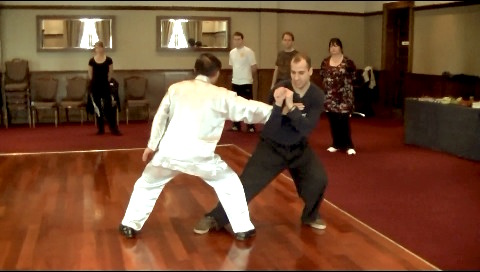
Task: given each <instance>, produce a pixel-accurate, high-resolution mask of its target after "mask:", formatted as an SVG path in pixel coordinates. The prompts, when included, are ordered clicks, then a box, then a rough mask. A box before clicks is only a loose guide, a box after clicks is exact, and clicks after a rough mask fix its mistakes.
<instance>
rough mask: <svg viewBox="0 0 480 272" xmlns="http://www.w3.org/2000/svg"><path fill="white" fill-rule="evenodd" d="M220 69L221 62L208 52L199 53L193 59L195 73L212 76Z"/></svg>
mask: <svg viewBox="0 0 480 272" xmlns="http://www.w3.org/2000/svg"><path fill="white" fill-rule="evenodd" d="M220 69H222V62H221V61H220V60H219V59H218V58H217V57H215V56H214V55H212V54H210V53H203V54H201V55H200V56H199V57H198V58H197V60H196V61H195V74H197V75H204V76H207V77H212V76H214V75H215V73H216V72H217V71H220Z"/></svg>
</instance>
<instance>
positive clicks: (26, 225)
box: [0, 145, 439, 270]
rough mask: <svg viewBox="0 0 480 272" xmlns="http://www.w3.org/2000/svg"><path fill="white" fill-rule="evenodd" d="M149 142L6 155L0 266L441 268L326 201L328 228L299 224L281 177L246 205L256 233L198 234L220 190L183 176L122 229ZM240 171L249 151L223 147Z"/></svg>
mask: <svg viewBox="0 0 480 272" xmlns="http://www.w3.org/2000/svg"><path fill="white" fill-rule="evenodd" d="M142 152H143V149H133V150H116V151H92V152H69V153H42V154H13V155H0V269H2V270H20V269H25V270H439V269H438V268H437V267H435V266H433V265H431V264H429V263H427V262H426V261H424V260H422V259H420V258H419V257H417V256H416V255H415V254H414V253H412V252H409V251H408V250H407V249H405V248H403V247H401V246H400V245H398V244H396V243H394V242H393V241H391V240H389V239H388V238H387V237H384V236H383V235H381V234H380V233H378V232H376V231H375V230H373V229H371V228H369V227H368V226H366V225H364V224H362V223H361V222H359V221H357V220H356V219H355V218H352V217H351V216H349V215H348V214H347V213H345V212H344V211H342V210H341V209H340V208H338V207H336V206H335V205H334V204H332V203H329V202H328V200H326V201H324V202H323V204H322V206H321V209H320V211H321V213H322V216H323V217H324V218H325V220H326V222H327V229H326V230H323V231H321V230H315V229H312V228H310V227H307V226H302V225H301V224H300V214H301V210H302V202H301V200H300V199H299V198H298V197H297V195H296V192H295V189H294V186H293V184H292V183H291V180H290V179H289V178H288V177H287V176H285V175H283V174H282V175H280V176H278V177H277V178H276V179H275V180H274V181H273V182H272V183H271V184H270V186H268V187H267V188H266V189H265V190H264V191H262V192H261V193H260V194H259V195H258V196H257V197H256V198H255V199H254V200H253V201H252V202H251V203H250V205H249V207H250V214H251V217H252V222H253V223H254V225H255V226H256V229H257V236H256V237H255V238H254V239H253V240H252V241H251V242H250V243H242V242H237V241H235V240H234V239H233V237H232V236H231V235H230V234H229V233H228V232H226V231H222V232H213V233H208V234H205V235H198V234H195V233H193V231H192V230H193V227H194V225H195V223H196V222H197V221H198V220H199V219H200V218H201V217H202V216H203V214H204V213H205V212H206V211H207V210H209V209H211V208H212V207H213V205H214V204H215V203H216V201H217V198H216V195H215V194H214V191H213V189H211V187H209V186H208V185H207V184H206V183H204V182H203V181H202V180H200V179H198V178H196V177H193V176H189V175H185V174H181V175H179V176H177V177H175V178H174V179H173V180H172V181H171V182H170V183H169V184H168V185H167V186H166V187H165V189H164V191H163V192H162V194H161V195H160V197H159V199H158V201H157V205H156V207H155V209H154V211H153V213H152V214H151V216H150V218H149V219H148V220H147V222H146V224H145V225H144V227H143V229H142V230H141V232H140V234H139V235H138V237H137V239H134V240H128V239H125V238H124V237H123V236H121V235H120V234H119V232H118V229H117V228H118V224H119V223H120V221H121V219H122V218H123V214H124V212H125V209H126V206H127V204H128V201H129V198H130V194H131V192H132V189H133V184H134V183H135V181H136V179H137V178H138V177H139V176H140V174H141V172H142V171H143V168H144V164H143V162H142V161H141V156H142ZM217 152H218V154H220V156H222V158H223V159H224V160H225V161H226V162H227V163H228V164H229V165H230V166H231V167H232V168H233V169H234V170H235V171H237V173H240V171H241V170H242V169H243V166H244V165H245V163H246V161H247V159H248V155H249V154H247V153H246V152H245V151H243V150H241V149H240V148H238V147H236V146H234V145H224V146H219V147H218V148H217Z"/></svg>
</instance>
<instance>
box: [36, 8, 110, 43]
mask: <svg viewBox="0 0 480 272" xmlns="http://www.w3.org/2000/svg"><path fill="white" fill-rule="evenodd" d="M113 21H114V17H113V16H37V50H38V51H62V50H63V51H69V50H91V49H92V48H93V45H94V44H95V43H96V42H97V41H99V40H100V41H102V42H103V44H104V46H105V49H106V50H111V49H113V32H114V31H113V30H114V29H113Z"/></svg>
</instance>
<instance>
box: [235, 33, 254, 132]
mask: <svg viewBox="0 0 480 272" xmlns="http://www.w3.org/2000/svg"><path fill="white" fill-rule="evenodd" d="M233 46H234V47H235V48H233V49H232V50H231V51H230V55H229V60H228V64H229V65H230V66H231V67H232V90H233V91H234V92H236V93H237V94H238V95H239V96H241V97H243V98H245V99H253V81H254V78H256V74H257V61H256V59H255V53H254V52H253V50H252V49H250V48H248V47H247V46H245V45H244V42H243V34H242V33H241V32H235V33H233ZM241 129H242V127H241V123H240V122H233V126H232V130H234V131H241ZM247 129H248V131H249V132H255V125H254V124H247Z"/></svg>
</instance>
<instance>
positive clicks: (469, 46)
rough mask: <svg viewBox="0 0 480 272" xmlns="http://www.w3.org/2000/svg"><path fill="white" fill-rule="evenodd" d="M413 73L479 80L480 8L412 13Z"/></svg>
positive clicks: (458, 8) (476, 6)
mask: <svg viewBox="0 0 480 272" xmlns="http://www.w3.org/2000/svg"><path fill="white" fill-rule="evenodd" d="M414 20H415V30H414V38H413V45H414V46H413V47H414V48H413V67H412V72H414V73H420V74H433V75H440V74H442V73H443V72H444V71H448V72H450V73H452V74H461V73H464V74H468V75H477V76H480V5H474V6H466V7H455V8H445V9H437V10H425V11H417V12H415V17H414Z"/></svg>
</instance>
